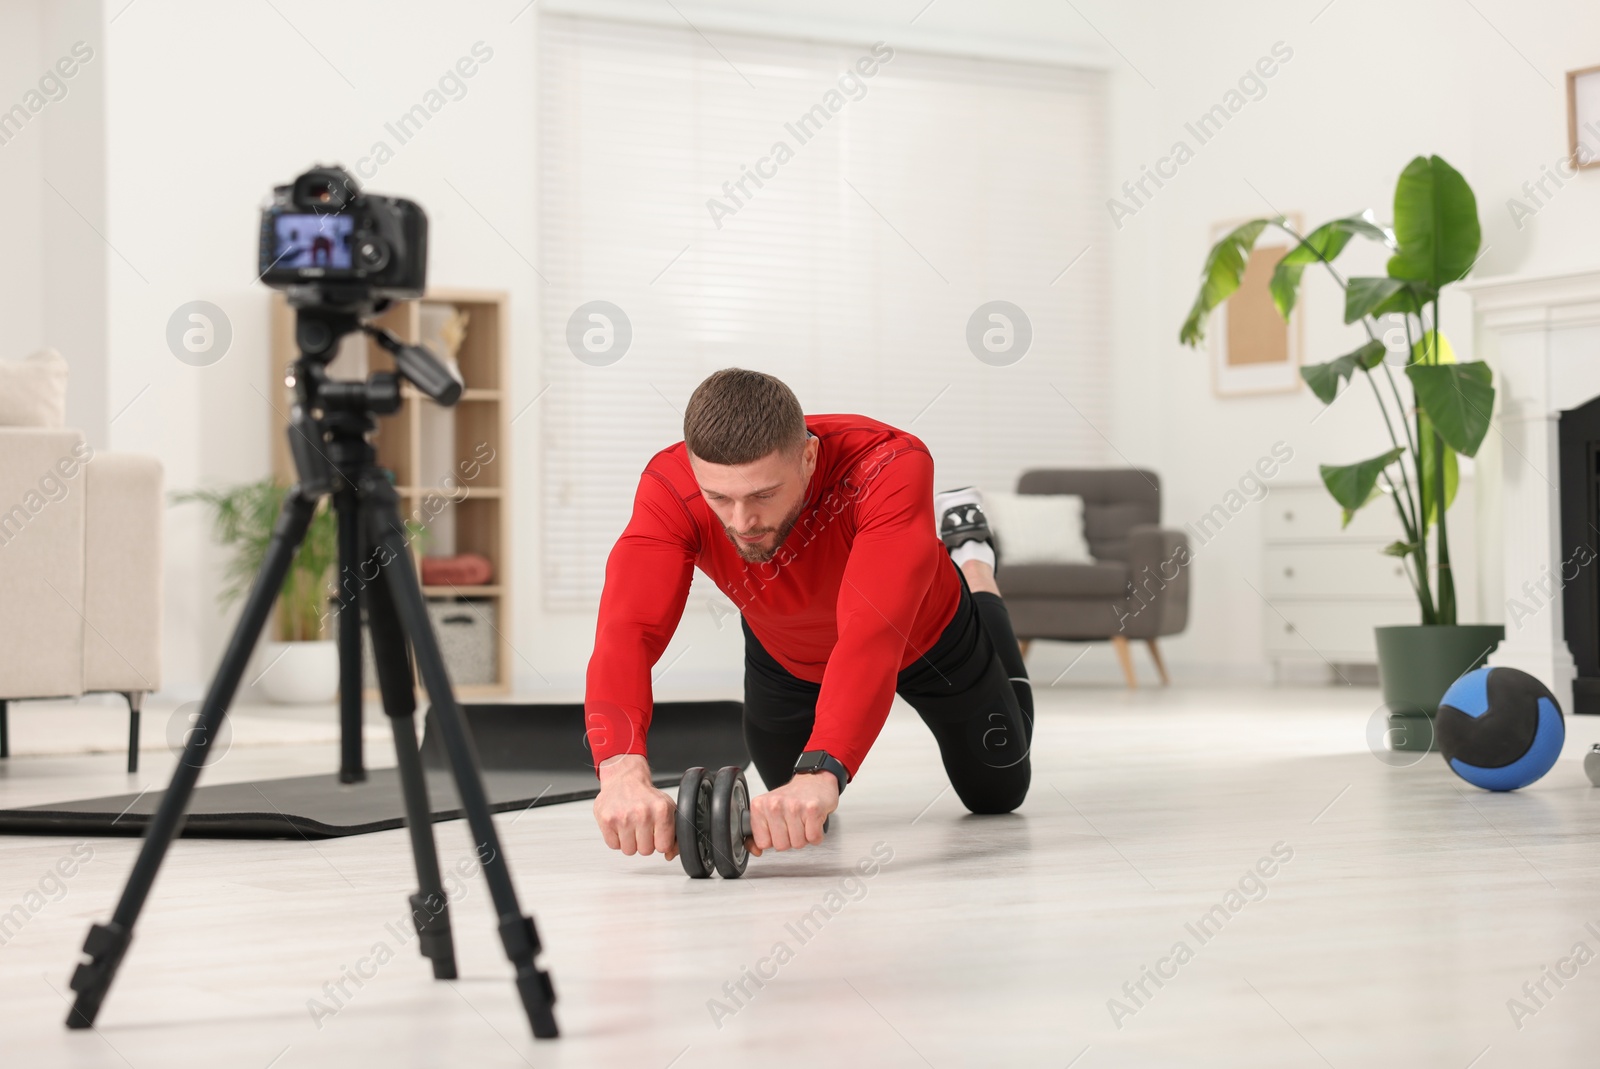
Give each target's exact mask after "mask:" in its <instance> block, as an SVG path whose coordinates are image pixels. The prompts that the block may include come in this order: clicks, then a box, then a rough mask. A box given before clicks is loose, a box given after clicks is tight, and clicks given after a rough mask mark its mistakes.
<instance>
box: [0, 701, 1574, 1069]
mask: <svg viewBox="0 0 1600 1069" xmlns="http://www.w3.org/2000/svg"><path fill="white" fill-rule="evenodd" d="M1039 705H1040V713H1039V718H1038V730H1037V737H1036V739H1035V748H1034V754H1033V762H1034V764H1033V768H1034V773H1033V775H1034V782H1033V790H1032V793H1031V794H1030V796H1029V798H1028V801H1027V803H1026V804H1025V805H1024V807H1023V808H1022V809H1021V811H1019V812H1018V813H1016V814H1013V815H1011V816H1007V817H973V816H970V815H967V814H966V813H965V812H964V811H963V810H962V808H961V807H960V805H959V803H958V802H957V801H956V800H955V798H954V797H952V795H951V793H950V792H949V790H948V789H947V786H946V783H945V781H944V778H943V774H942V772H941V770H940V768H939V766H938V763H937V754H936V752H935V750H934V748H933V746H932V743H931V741H930V740H929V738H928V736H927V735H926V733H925V731H924V729H923V728H922V726H921V724H920V723H919V722H918V721H917V720H916V719H915V717H914V716H913V715H912V714H910V713H909V712H908V711H907V710H905V709H904V708H903V707H901V708H897V709H896V712H895V714H894V715H893V716H892V717H891V719H890V722H889V725H888V727H887V728H886V730H885V732H884V735H883V737H882V739H881V741H880V742H879V744H878V746H877V748H876V749H875V750H874V751H873V754H872V756H871V758H870V759H869V762H868V764H867V766H866V767H865V768H864V769H863V771H862V774H861V778H860V780H859V781H858V782H857V783H856V784H854V785H852V787H851V788H850V790H849V792H848V793H847V794H846V796H845V804H844V807H843V809H842V810H841V812H840V815H839V816H838V817H837V818H836V819H835V824H834V828H833V832H832V834H831V836H830V838H829V841H828V842H827V843H826V844H824V845H823V846H822V847H819V848H815V849H808V850H805V851H803V852H800V853H796V854H792V855H784V856H774V855H768V856H766V857H763V858H757V859H754V860H753V861H752V864H751V869H750V872H749V873H748V875H747V877H746V878H745V879H744V880H741V881H738V882H722V881H720V880H712V881H704V882H701V881H695V882H691V881H689V880H688V879H687V878H685V877H684V875H683V872H682V870H681V869H680V868H679V867H678V865H677V863H676V862H673V863H670V864H669V863H665V862H662V861H661V860H660V859H659V858H652V859H639V858H623V857H621V856H620V855H615V854H611V853H609V852H607V851H606V850H605V849H604V848H603V847H602V845H601V843H600V840H599V838H598V836H597V834H596V832H595V830H594V827H593V824H592V819H591V817H590V813H589V807H588V806H587V805H583V804H577V805H567V806H556V807H551V808H545V809H537V810H533V811H530V812H527V813H525V814H521V815H511V814H507V815H503V816H501V817H499V818H497V821H498V824H499V827H500V831H501V834H502V836H503V838H504V842H505V846H506V849H507V851H508V854H509V856H510V858H511V860H512V863H513V866H514V873H515V877H516V881H517V886H518V890H519V892H520V893H521V895H522V901H523V904H524V907H525V908H526V909H528V910H530V911H532V912H533V913H534V914H535V916H536V918H537V921H538V924H539V928H540V931H541V932H542V934H543V936H544V939H545V942H546V945H547V947H548V951H547V953H546V955H545V959H544V960H545V962H546V964H547V965H548V966H549V968H550V969H551V970H552V972H553V974H554V977H555V983H556V986H557V990H558V992H559V997H560V1003H559V1006H558V1013H559V1017H560V1021H561V1025H562V1028H563V1030H564V1035H563V1038H561V1039H560V1040H557V1041H554V1042H536V1041H534V1040H533V1039H532V1038H531V1036H530V1033H529V1031H528V1029H527V1026H526V1023H525V1021H524V1019H523V1018H522V1016H521V1011H520V1007H519V1004H518V1003H517V1001H516V998H515V994H514V990H513V988H512V984H511V981H510V974H509V971H508V968H507V966H506V964H505V962H504V960H503V959H502V957H501V954H500V950H499V945H498V941H497V939H496V938H495V935H494V931H493V927H492V922H491V918H490V914H489V909H488V897H487V894H486V892H485V890H484V887H483V885H482V883H481V881H480V880H477V879H472V880H467V881H464V882H462V883H460V884H458V890H459V897H458V898H457V899H456V901H455V904H454V906H453V914H454V918H455V930H456V939H457V947H458V953H459V957H460V961H461V969H462V979H461V980H459V981H457V982H454V983H437V982H434V981H432V980H431V979H430V978H429V973H428V970H427V969H426V968H425V966H424V963H423V962H422V961H421V960H420V959H419V958H417V957H416V956H415V949H414V946H413V945H412V944H411V943H410V942H408V941H407V940H409V930H408V929H407V928H406V927H405V921H404V918H405V917H406V902H405V897H406V895H407V894H408V893H410V892H411V891H412V890H413V889H414V888H413V882H412V875H411V872H410V860H409V855H408V851H407V845H406V839H405V834H404V832H401V831H396V832H390V833H383V834H378V835H368V836H362V837H358V838H354V839H343V840H332V841H325V842H319V843H316V844H311V843H306V842H218V841H197V840H189V841H183V842H180V843H179V844H178V845H177V846H176V848H175V849H174V851H173V852H172V854H171V855H170V857H169V861H168V863H167V865H166V867H165V869H164V870H163V872H162V874H161V878H160V880H159V881H158V882H157V884H156V888H155V893H154V896H153V897H152V899H151V902H150V905H149V907H148V908H147V910H146V912H145V914H144V917H143V919H142V921H141V923H140V925H139V928H138V931H137V936H136V939H135V941H134V944H133V948H132V951H131V952H130V954H129V956H128V958H127V960H126V962H125V964H124V966H123V969H122V972H121V975H120V977H119V979H118V982H117V984H116V986H115V987H114V988H113V990H112V992H111V997H110V999H109V1001H108V1002H107V1004H106V1007H105V1010H104V1012H103V1013H102V1015H101V1018H100V1024H99V1027H98V1029H96V1030H95V1031H92V1032H81V1033H80V1032H68V1031H67V1030H66V1029H64V1028H63V1027H62V1026H61V1023H60V1022H61V1019H62V1017H63V1015H64V1014H65V1012H66V1009H67V1001H66V995H67V989H66V981H67V977H68V975H69V973H70V972H71V967H72V964H73V962H74V961H75V957H76V951H77V948H78V946H79V944H80V943H81V941H82V938H83V935H84V932H85V929H86V928H87V926H88V924H89V923H90V921H91V920H93V919H103V918H105V917H106V916H107V915H108V914H109V911H110V908H111V906H112V903H113V901H114V898H115V895H116V893H117V892H118V890H119V889H120V887H121V885H122V882H123V880H124V878H125V877H126V875H127V872H128V870H129V866H130V864H131V861H132V858H133V854H134V851H135V849H136V848H137V842H136V841H127V840H92V841H89V842H87V843H76V842H73V841H69V840H64V839H46V838H4V839H0V911H4V910H11V918H12V919H11V920H10V921H9V922H3V923H5V924H6V925H7V927H6V928H5V930H6V932H8V933H9V934H8V935H0V939H4V940H5V942H4V945H3V946H0V1021H3V1027H0V1063H3V1064H4V1065H6V1066H19V1067H20V1066H28V1067H41V1066H74V1067H82V1069H90V1067H98V1066H107V1067H119V1069H127V1067H132V1069H181V1067H188V1066H197V1067H199V1066H204V1067H207V1069H212V1067H217V1066H226V1067H244V1069H256V1067H262V1069H265V1067H267V1066H273V1067H274V1069H294V1067H300V1066H368V1065H374V1066H384V1067H385V1069H404V1067H410V1066H426V1067H439V1066H521V1065H524V1064H528V1065H534V1066H540V1067H545V1066H552V1067H554V1066H572V1067H576V1066H583V1067H591V1069H592V1067H609V1066H618V1067H622V1066H625V1067H628V1069H640V1067H643V1069H668V1067H678V1069H687V1067H690V1066H707V1065H709V1066H761V1067H763V1069H765V1067H771V1066H807V1067H813V1066H817V1065H841V1066H868V1065H871V1066H935V1067H938V1069H954V1067H957V1066H984V1067H990V1066H1007V1067H1010V1066H1026V1067H1032V1066H1038V1067H1041V1069H1042V1067H1056V1069H1060V1067H1065V1066H1072V1067H1073V1069H1105V1067H1111V1066H1161V1067H1166V1066H1201V1065H1205V1066H1211V1065H1215V1066H1228V1067H1233V1069H1237V1067H1245V1066H1262V1067H1271V1069H1284V1067H1295V1066H1308V1067H1310V1066H1336V1067H1340V1069H1344V1067H1352V1069H1354V1067H1372V1066H1405V1067H1408V1069H1414V1067H1423V1066H1440V1067H1445V1069H1467V1067H1468V1066H1471V1067H1473V1069H1489V1067H1494V1066H1507V1067H1511V1066H1519V1067H1520V1066H1592V1065H1594V1064H1596V1060H1597V1054H1596V1052H1597V1048H1600V1038H1597V1034H1596V1030H1595V1025H1594V1012H1593V1007H1594V1006H1595V1004H1596V999H1597V998H1600V957H1597V956H1600V790H1595V789H1593V788H1591V787H1590V786H1589V785H1588V782H1587V780H1586V779H1585V778H1584V776H1583V773H1582V770H1581V758H1582V754H1583V752H1584V751H1585V750H1587V749H1588V747H1589V745H1590V744H1591V743H1593V742H1595V741H1597V739H1600V722H1597V721H1593V720H1589V719H1585V720H1580V721H1569V735H1568V741H1567V748H1566V752H1565V754H1564V756H1563V758H1562V760H1561V762H1560V763H1559V764H1558V765H1557V767H1556V768H1555V770H1554V771H1552V772H1551V773H1550V774H1549V775H1548V776H1547V777H1545V779H1544V780H1543V781H1541V782H1540V783H1538V784H1536V785H1534V786H1533V787H1531V788H1529V789H1527V790H1524V791H1521V792H1518V793H1516V794H1513V795H1488V794H1485V793H1482V792H1479V791H1476V790H1474V789H1471V788H1468V787H1466V786H1465V785H1464V784H1462V783H1460V782H1459V781H1457V780H1456V779H1455V778H1454V777H1453V776H1452V775H1451V774H1450V773H1449V771H1448V770H1447V769H1446V768H1445V767H1444V765H1443V763H1442V762H1441V761H1440V760H1439V758H1438V757H1437V756H1436V755H1435V756H1432V757H1429V758H1428V759H1426V760H1424V761H1422V762H1421V763H1420V764H1416V765H1413V766H1410V767H1398V766H1394V765H1390V764H1386V763H1384V762H1382V761H1380V760H1379V759H1377V758H1376V757H1374V756H1373V754H1372V753H1371V752H1369V750H1368V746H1367V743H1366V729H1367V723H1368V720H1369V718H1370V716H1371V714H1372V712H1373V710H1374V709H1375V708H1376V707H1377V706H1378V697H1377V694H1376V693H1375V692H1374V691H1370V690H1364V689H1349V688H1341V689H1265V688H1262V689H1255V690H1220V689H1191V688H1184V687H1181V686H1180V687H1174V688H1172V689H1168V690H1160V689H1155V688H1151V689H1147V690H1141V691H1138V692H1132V693H1130V692H1127V691H1124V690H1121V689H1120V688H1109V687H1108V688H1093V687H1090V688H1085V687H1081V686H1080V687H1075V688H1072V689H1070V690H1068V689H1064V688H1063V689H1061V690H1056V691H1047V692H1045V693H1043V694H1042V695H1041V697H1040V702H1039ZM382 752H383V751H382V750H381V749H380V748H378V747H374V748H373V756H374V757H375V758H376V757H377V756H378V754H380V753H382ZM332 755H333V750H332V747H331V746H330V745H328V744H327V743H326V742H320V743H306V742H299V743H296V744H293V745H285V746H262V745H244V744H238V743H236V745H235V746H234V747H233V749H232V750H231V751H230V752H229V753H228V754H227V755H226V756H225V758H224V759H223V760H222V761H221V762H220V763H219V764H218V765H217V766H216V768H215V769H214V770H211V771H210V772H209V773H208V777H209V779H210V781H212V782H220V781H222V780H223V779H225V778H226V779H238V780H243V779H251V778H258V777H264V776H278V775H292V774H302V773H306V772H311V771H320V770H322V769H325V768H328V767H331V762H332V760H333V756H332ZM145 761H146V771H145V772H144V773H143V774H141V775H140V776H139V777H127V776H125V775H124V774H123V773H122V772H121V771H120V761H119V759H118V757H117V756H115V755H114V754H105V755H96V756H91V757H82V756H32V757H29V756H22V757H17V758H13V759H12V760H11V761H10V762H0V804H4V805H23V804H33V803H39V802H45V801H49V800H51V799H57V798H68V797H74V796H83V795H86V794H89V793H111V792H116V791H124V790H129V789H132V790H138V789H140V788H142V787H144V786H146V785H154V786H155V788H156V789H159V788H160V786H162V785H164V784H165V782H166V774H167V770H168V769H169V768H170V758H169V757H168V755H167V754H166V753H165V751H151V752H147V753H146V754H145ZM439 831H440V832H441V833H442V842H443V845H444V848H445V849H444V855H445V865H446V867H447V868H448V867H450V866H453V865H455V864H456V863H457V862H458V861H461V860H465V859H466V858H467V857H468V856H469V846H470V844H469V842H468V837H467V833H466V828H465V825H464V824H463V823H460V822H457V823H452V824H447V825H441V826H439ZM74 851H76V853H77V856H78V857H79V858H83V857H87V858H88V860H87V861H86V862H85V863H83V864H82V865H81V866H80V867H78V868H76V869H75V870H74V872H73V875H72V876H71V877H70V878H67V879H65V880H59V881H58V880H57V879H56V878H55V877H53V876H52V875H51V874H52V872H53V871H55V869H56V866H57V865H58V862H60V861H61V860H62V859H64V858H73V857H74ZM875 862H876V864H874V863H875ZM858 865H861V866H862V868H863V869H864V870H866V871H870V872H871V873H872V875H870V876H863V875H861V874H860V871H858V869H857V866H858ZM69 867H70V866H69ZM1262 873H1269V874H1270V875H1265V876H1263V875H1261V874H1262ZM13 907H15V908H13ZM18 910H20V911H21V912H20V914H19V913H18ZM19 917H20V920H21V924H20V928H18V927H17V922H18V918H19ZM808 918H809V919H808ZM1547 970H1548V971H1547ZM757 973H759V974H760V975H761V976H764V977H765V978H764V979H760V986H758V985H757V982H756V980H755V979H751V977H753V976H756V975H757ZM1152 977H1154V978H1152ZM741 983H742V984H743V988H744V991H743V992H740V991H739V985H740V984H741ZM1524 985H1527V986H1526V987H1525V986H1524ZM341 989H342V990H341ZM1530 992H1531V993H1530ZM1513 1000H1514V1001H1513ZM1519 1006H1520V1007H1521V1008H1520V1009H1519Z"/></svg>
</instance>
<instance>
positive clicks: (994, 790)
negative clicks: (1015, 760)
mask: <svg viewBox="0 0 1600 1069" xmlns="http://www.w3.org/2000/svg"><path fill="white" fill-rule="evenodd" d="M993 773H994V774H992V775H990V776H986V777H984V779H983V781H982V782H979V783H954V784H952V786H954V787H955V789H956V797H958V798H960V799H961V804H962V805H964V806H966V807H967V810H968V812H971V813H977V814H980V815H993V814H998V813H1010V812H1013V811H1014V810H1016V809H1017V808H1018V807H1020V806H1021V805H1022V803H1023V801H1024V800H1026V799H1027V797H1028V786H1029V784H1030V783H1031V782H1032V780H1033V773H1032V770H1031V768H1030V767H1029V764H1028V761H1027V759H1026V758H1024V759H1023V761H1022V762H1021V763H1020V764H1019V765H1016V766H1013V767H1012V768H1008V769H996V770H993Z"/></svg>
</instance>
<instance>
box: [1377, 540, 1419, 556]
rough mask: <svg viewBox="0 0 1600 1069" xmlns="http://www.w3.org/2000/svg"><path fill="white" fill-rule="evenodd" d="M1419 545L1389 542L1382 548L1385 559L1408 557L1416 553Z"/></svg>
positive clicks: (1415, 543)
mask: <svg viewBox="0 0 1600 1069" xmlns="http://www.w3.org/2000/svg"><path fill="white" fill-rule="evenodd" d="M1419 544H1420V543H1417V542H1390V543H1389V544H1388V545H1386V546H1384V547H1383V553H1384V556H1387V557H1409V556H1411V554H1413V553H1415V552H1416V551H1417V546H1418V545H1419Z"/></svg>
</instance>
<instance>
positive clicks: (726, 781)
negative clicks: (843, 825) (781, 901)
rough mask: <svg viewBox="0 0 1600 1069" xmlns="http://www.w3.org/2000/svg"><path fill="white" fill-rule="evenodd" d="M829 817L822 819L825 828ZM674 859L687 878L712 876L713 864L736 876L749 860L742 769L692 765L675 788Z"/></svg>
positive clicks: (726, 875) (746, 788)
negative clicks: (716, 768) (707, 767)
mask: <svg viewBox="0 0 1600 1069" xmlns="http://www.w3.org/2000/svg"><path fill="white" fill-rule="evenodd" d="M831 821H832V817H831V816H830V817H829V818H828V819H827V820H824V821H823V822H822V830H823V832H824V833H826V832H827V830H828V825H829V823H831ZM677 833H678V859H679V860H680V861H682V862H683V871H684V872H687V873H688V874H689V876H690V878H691V879H696V880H705V879H710V877H711V873H712V871H713V870H715V871H716V872H717V873H719V874H721V876H722V878H723V879H725V880H737V879H738V878H739V877H740V876H743V875H744V870H745V867H746V866H747V865H749V864H750V848H749V847H748V846H747V845H746V841H747V840H748V839H749V838H750V787H749V785H748V784H747V783H745V781H744V769H742V768H740V767H739V766H738V765H726V766H724V767H722V768H720V769H718V770H717V771H716V772H708V771H707V770H706V769H704V768H701V767H699V766H696V767H694V768H691V769H689V770H688V771H687V772H685V773H684V774H683V784H682V785H681V786H680V787H679V788H678V820H677Z"/></svg>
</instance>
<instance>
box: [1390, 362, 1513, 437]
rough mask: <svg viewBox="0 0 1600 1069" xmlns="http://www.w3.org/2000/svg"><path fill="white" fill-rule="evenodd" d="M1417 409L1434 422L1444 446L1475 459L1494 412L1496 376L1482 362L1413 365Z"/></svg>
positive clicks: (1409, 373) (1408, 371)
mask: <svg viewBox="0 0 1600 1069" xmlns="http://www.w3.org/2000/svg"><path fill="white" fill-rule="evenodd" d="M1406 376H1407V377H1408V378H1409V379H1410V380H1411V388H1412V389H1413V390H1414V391H1416V395H1417V406H1418V407H1419V408H1421V409H1422V411H1423V412H1424V413H1425V414H1426V415H1427V417H1428V418H1429V419H1431V420H1432V421H1433V425H1434V427H1435V428H1436V429H1437V430H1438V431H1439V437H1441V438H1443V439H1444V443H1445V445H1448V446H1449V447H1450V448H1451V449H1454V450H1455V451H1456V452H1458V453H1464V454H1466V455H1467V456H1469V457H1470V456H1476V455H1477V452H1478V446H1480V445H1482V444H1483V438H1484V435H1486V434H1488V433H1489V417H1490V414H1491V413H1492V412H1493V411H1494V387H1493V386H1492V385H1490V382H1491V380H1492V379H1493V375H1492V373H1491V372H1490V370H1489V365H1488V364H1485V363H1484V362H1483V361H1481V360H1474V361H1472V362H1471V363H1469V364H1435V365H1428V364H1412V365H1410V366H1409V367H1407V368H1406Z"/></svg>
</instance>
